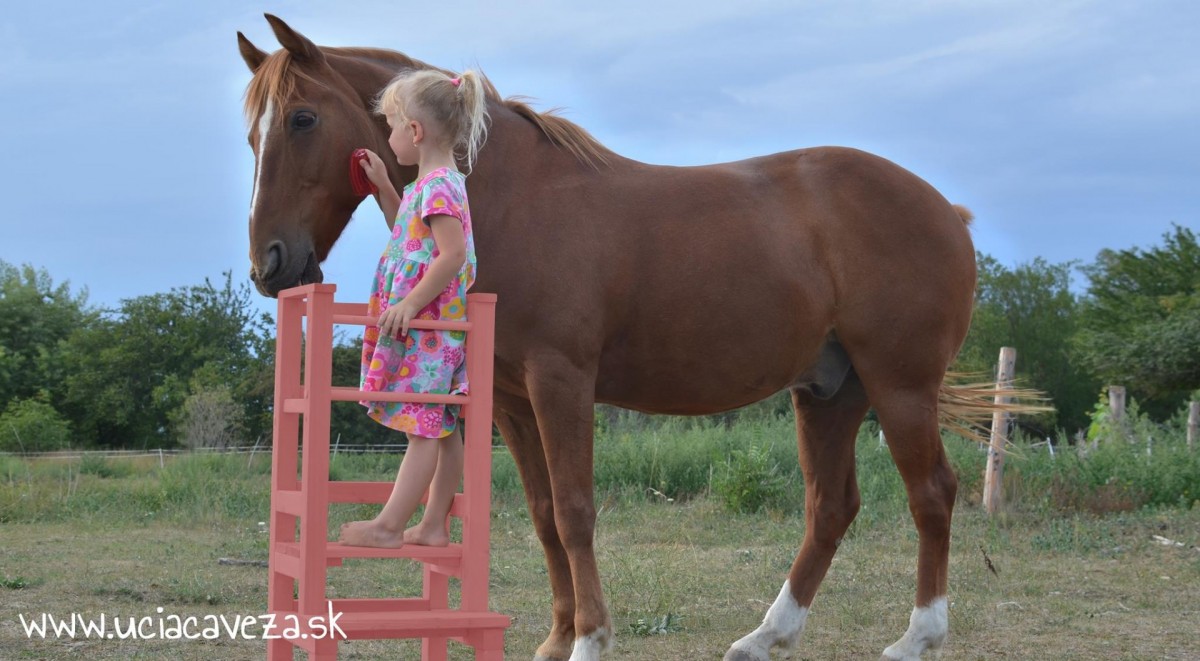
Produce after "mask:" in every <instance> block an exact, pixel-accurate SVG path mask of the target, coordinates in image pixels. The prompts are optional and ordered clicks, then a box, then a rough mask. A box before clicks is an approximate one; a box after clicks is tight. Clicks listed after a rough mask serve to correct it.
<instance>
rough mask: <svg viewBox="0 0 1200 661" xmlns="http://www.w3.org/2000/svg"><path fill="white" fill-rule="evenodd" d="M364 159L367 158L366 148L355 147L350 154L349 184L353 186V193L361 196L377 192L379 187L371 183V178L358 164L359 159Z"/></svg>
mask: <svg viewBox="0 0 1200 661" xmlns="http://www.w3.org/2000/svg"><path fill="white" fill-rule="evenodd" d="M365 160H367V150H365V149H355V150H354V151H353V152H352V153H351V154H350V185H351V186H354V194H355V195H362V196H363V197H366V196H367V195H374V194H375V193H378V192H379V187H378V186H376V185H375V184H373V183H371V180H370V179H368V178H367V171H366V170H364V169H363V168H362V166H361V165H359V163H360V162H361V161H365Z"/></svg>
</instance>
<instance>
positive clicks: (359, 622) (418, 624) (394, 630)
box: [276, 599, 512, 640]
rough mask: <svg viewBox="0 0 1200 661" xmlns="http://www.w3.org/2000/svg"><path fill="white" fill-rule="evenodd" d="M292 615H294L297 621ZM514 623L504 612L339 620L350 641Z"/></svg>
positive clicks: (383, 614) (283, 615)
mask: <svg viewBox="0 0 1200 661" xmlns="http://www.w3.org/2000/svg"><path fill="white" fill-rule="evenodd" d="M333 612H334V613H337V612H338V607H337V600H336V599H335V600H333ZM288 616H294V619H293V618H289V617H288ZM307 620H308V616H304V615H299V614H297V613H295V612H289V611H281V612H279V613H278V614H277V620H276V621H279V622H286V621H301V622H304V621H307ZM511 622H512V618H510V617H509V616H507V615H503V614H501V613H492V612H488V611H481V612H476V611H460V610H434V611H419V612H413V611H408V612H403V611H371V612H357V613H356V612H350V613H342V614H341V616H340V617H338V618H337V626H338V627H340V628H341V629H342V631H345V632H346V638H347V639H349V640H360V639H366V638H375V639H378V638H428V637H429V636H430V635H431V634H432V635H437V636H445V637H447V638H449V637H461V636H466V635H467V634H468V633H470V632H472V631H481V630H485V629H493V630H503V629H506V628H507V627H508V626H509V624H511Z"/></svg>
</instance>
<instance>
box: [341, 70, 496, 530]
mask: <svg viewBox="0 0 1200 661" xmlns="http://www.w3.org/2000/svg"><path fill="white" fill-rule="evenodd" d="M376 110H377V112H379V113H380V114H382V115H384V116H385V117H387V121H388V125H389V126H391V128H392V133H391V136H390V137H389V139H388V145H389V146H390V147H391V149H392V151H393V152H394V153H395V155H396V160H397V161H398V162H399V163H400V164H401V165H416V166H417V178H416V180H415V181H413V183H411V184H409V185H408V186H405V187H404V194H403V196H401V195H399V194H397V193H396V189H395V188H394V187H393V186H392V184H391V182H390V181H389V180H388V175H387V168H386V166H385V165H384V163H383V161H382V160H381V159H380V158H379V156H378V155H376V154H374V153H372V152H369V151H368V152H367V159H366V160H364V161H361V162H360V165H361V166H362V167H363V169H364V170H365V171H366V174H367V177H368V178H369V179H370V180H371V182H372V183H374V184H375V185H376V186H378V187H379V193H378V196H377V198H376V200H377V201H378V202H379V208H380V209H381V210H382V211H383V215H384V217H385V218H386V219H387V221H388V227H389V228H390V229H391V230H392V238H391V241H389V242H388V245H387V248H386V249H385V250H384V253H383V256H382V257H381V258H380V260H379V268H378V269H377V271H376V274H375V292H374V293H373V294H372V296H371V298H370V300H369V302H368V314H370V315H378V316H379V325H378V326H377V327H368V328H367V330H366V333H365V335H364V337H363V363H362V390H363V391H365V392H419V393H437V394H462V393H465V392H466V391H467V382H466V361H465V359H464V353H463V350H464V346H463V345H464V341H465V333H462V332H457V331H420V330H413V331H412V332H409V323H410V322H411V321H412V320H413V319H441V320H446V321H465V320H466V300H467V289H469V288H470V287H471V284H472V283H473V282H474V281H475V245H474V240H473V239H472V236H471V213H470V211H469V210H468V207H467V193H466V187H465V175H463V174H462V173H461V172H459V171H458V169H457V168H456V167H455V155H456V151H457V150H460V149H461V150H462V151H461V153H462V155H463V160H464V161H465V163H466V165H467V169H468V171H469V170H470V167H471V165H472V164H473V163H474V162H475V157H476V155H477V154H478V152H479V148H480V146H481V145H482V143H483V140H484V135H485V122H486V121H487V106H486V101H485V98H484V87H483V81H482V79H481V77H480V75H479V74H477V73H475V72H472V71H467V72H465V73H463V74H462V76H460V77H458V78H451V77H449V76H447V75H446V74H444V73H441V72H438V71H429V70H422V71H412V72H407V73H405V74H402V75H401V76H400V77H398V78H396V79H395V80H393V81H392V82H391V83H390V84H389V85H388V86H387V87H386V88H385V89H384V90H383V92H382V93H381V94H380V97H379V101H378V104H377V107H376ZM363 404H364V405H365V406H366V407H367V414H368V415H370V416H371V417H372V418H374V419H375V420H377V421H379V422H380V423H382V424H384V425H387V426H388V427H391V428H393V429H396V430H398V431H401V432H404V433H406V434H407V435H408V451H407V452H406V453H405V455H404V460H403V461H402V462H401V464H400V471H399V473H398V474H397V475H396V484H395V486H394V487H393V488H392V494H391V496H390V497H389V498H388V501H387V503H386V504H385V505H384V506H383V510H382V511H380V513H379V515H378V516H376V517H375V518H374V519H372V520H370V521H355V522H353V523H347V524H346V525H344V526H342V531H341V541H342V542H343V543H345V544H350V545H353V546H383V547H399V546H403V545H404V544H424V545H428V546H445V545H446V544H448V543H449V541H450V538H449V531H448V530H447V527H446V526H447V518H448V516H449V514H450V504H451V501H452V499H453V498H454V494H455V492H456V491H457V490H458V483H459V480H460V479H461V477H462V470H463V442H462V435H461V433H460V432H459V429H458V425H457V422H458V406H446V405H440V404H401V403H384V402H368V401H364V402H363ZM427 489H428V490H429V500H428V502H427V503H426V505H425V516H424V517H423V518H422V519H421V521H420V522H418V523H417V524H416V525H415V526H413V527H411V528H408V529H407V530H406V529H405V526H406V525H407V524H408V520H409V518H411V517H412V515H413V513H414V512H415V511H416V509H417V505H418V504H419V502H420V499H421V496H422V495H423V494H424V493H425V491H426V490H427Z"/></svg>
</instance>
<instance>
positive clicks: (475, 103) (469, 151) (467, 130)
mask: <svg viewBox="0 0 1200 661" xmlns="http://www.w3.org/2000/svg"><path fill="white" fill-rule="evenodd" d="M457 80H458V81H459V84H458V85H457V87H458V94H459V96H461V97H462V102H463V122H462V127H461V129H460V133H459V141H458V145H456V146H459V145H461V147H462V148H463V149H464V150H465V153H464V154H463V158H464V159H465V160H466V162H467V171H468V172H469V171H470V170H471V168H472V167H474V165H475V159H476V158H478V157H479V149H480V148H481V147H483V142H484V141H485V140H486V139H487V121H488V110H487V91H486V89H485V88H484V85H483V76H481V75H480V74H479V73H477V72H475V71H473V70H471V69H467V70H466V71H464V72H462V75H461V76H459V77H458V79H457Z"/></svg>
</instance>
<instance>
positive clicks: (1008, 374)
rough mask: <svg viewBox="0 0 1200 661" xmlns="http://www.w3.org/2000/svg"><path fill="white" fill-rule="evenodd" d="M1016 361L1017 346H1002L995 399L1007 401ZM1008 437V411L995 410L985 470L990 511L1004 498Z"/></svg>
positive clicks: (985, 493) (986, 503) (985, 494)
mask: <svg viewBox="0 0 1200 661" xmlns="http://www.w3.org/2000/svg"><path fill="white" fill-rule="evenodd" d="M1016 364H1017V350H1016V349H1014V348H1012V347H1001V349H1000V365H999V367H998V369H997V370H996V403H997V404H1008V403H1009V402H1011V401H1012V398H1011V397H1008V396H1006V395H1004V394H1003V392H1002V391H1004V390H1008V389H1010V388H1012V380H1013V374H1014V372H1015V368H1016ZM1007 439H1008V414H1007V413H1005V412H1004V411H996V412H995V413H993V414H992V437H991V447H990V448H989V449H988V460H987V469H986V471H985V472H984V474H983V507H984V509H986V510H987V513H988V514H989V515H990V514H995V513H996V511H998V510H999V509H1000V506H1001V504H1002V503H1003V502H1004V486H1003V484H1004V480H1003V477H1004V443H1005V441H1006V440H1007Z"/></svg>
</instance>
